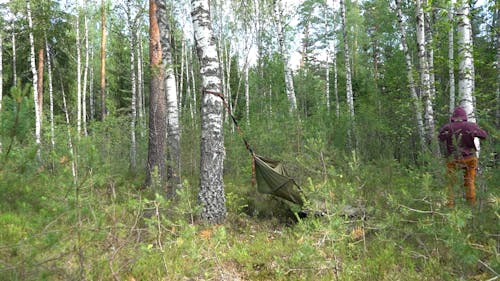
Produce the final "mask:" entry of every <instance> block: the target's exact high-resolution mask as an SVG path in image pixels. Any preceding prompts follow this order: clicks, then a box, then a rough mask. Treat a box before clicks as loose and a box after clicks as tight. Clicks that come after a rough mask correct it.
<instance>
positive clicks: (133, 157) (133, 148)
mask: <svg viewBox="0 0 500 281" xmlns="http://www.w3.org/2000/svg"><path fill="white" fill-rule="evenodd" d="M127 4H128V5H127V8H128V9H127V21H128V28H129V35H130V37H129V42H128V43H129V52H130V53H129V56H130V66H129V68H130V85H131V87H132V88H131V101H130V169H131V170H132V171H135V170H136V168H137V143H136V134H135V131H136V129H135V127H136V125H135V124H136V119H137V105H136V97H137V83H136V74H135V54H136V52H135V46H134V38H135V34H136V31H135V26H134V23H133V20H132V16H131V14H130V1H127Z"/></svg>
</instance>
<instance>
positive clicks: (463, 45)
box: [457, 0, 476, 122]
mask: <svg viewBox="0 0 500 281" xmlns="http://www.w3.org/2000/svg"><path fill="white" fill-rule="evenodd" d="M457 20H458V38H457V41H458V57H459V58H460V60H459V65H458V96H459V98H460V105H461V106H462V107H463V108H464V109H465V112H467V118H468V120H469V121H470V122H476V116H475V110H474V96H473V93H474V58H473V56H472V49H473V48H472V26H471V22H470V7H469V1H465V0H460V1H459V4H458V9H457Z"/></svg>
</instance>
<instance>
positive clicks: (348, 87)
mask: <svg viewBox="0 0 500 281" xmlns="http://www.w3.org/2000/svg"><path fill="white" fill-rule="evenodd" d="M345 9H346V8H345V3H344V0H340V13H341V20H342V33H343V35H344V58H345V72H346V98H347V106H348V108H349V116H350V118H351V119H352V121H354V97H353V91H352V75H351V63H350V60H351V55H350V51H349V40H348V38H347V27H346V11H345Z"/></svg>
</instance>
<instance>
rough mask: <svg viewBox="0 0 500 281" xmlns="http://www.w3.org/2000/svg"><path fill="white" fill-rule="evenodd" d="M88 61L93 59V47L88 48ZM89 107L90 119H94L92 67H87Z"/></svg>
mask: <svg viewBox="0 0 500 281" xmlns="http://www.w3.org/2000/svg"><path fill="white" fill-rule="evenodd" d="M90 61H94V48H93V47H91V48H90ZM89 76H90V78H89V107H90V117H89V119H90V120H93V119H95V96H94V67H92V66H90V67H89Z"/></svg>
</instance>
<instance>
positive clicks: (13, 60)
mask: <svg viewBox="0 0 500 281" xmlns="http://www.w3.org/2000/svg"><path fill="white" fill-rule="evenodd" d="M12 30H14V27H12ZM16 49H17V48H16V33H14V31H12V78H13V81H12V83H13V85H14V86H17V67H16V65H17V54H16Z"/></svg>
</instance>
